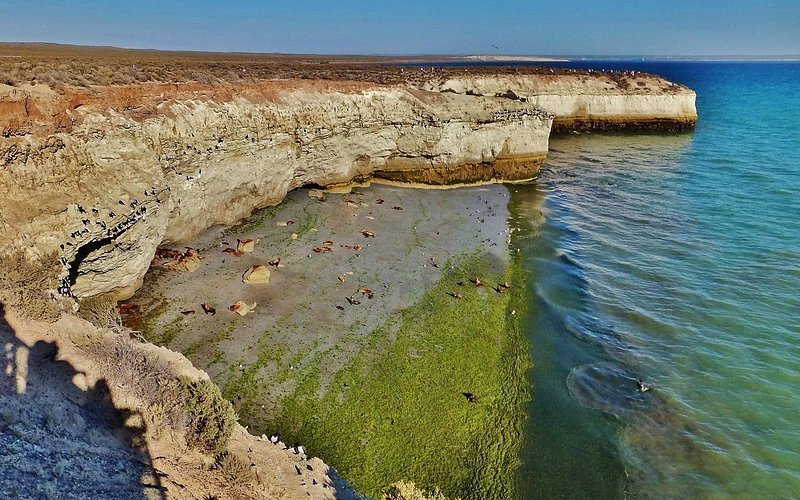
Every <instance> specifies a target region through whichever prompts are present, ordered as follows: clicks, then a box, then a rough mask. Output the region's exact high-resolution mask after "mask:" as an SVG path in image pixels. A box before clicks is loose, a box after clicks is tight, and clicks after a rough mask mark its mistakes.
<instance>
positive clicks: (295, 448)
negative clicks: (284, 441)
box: [292, 443, 306, 455]
mask: <svg viewBox="0 0 800 500" xmlns="http://www.w3.org/2000/svg"><path fill="white" fill-rule="evenodd" d="M292 453H294V454H295V455H305V454H306V448H305V447H304V446H303V445H302V444H299V443H295V444H293V445H292Z"/></svg>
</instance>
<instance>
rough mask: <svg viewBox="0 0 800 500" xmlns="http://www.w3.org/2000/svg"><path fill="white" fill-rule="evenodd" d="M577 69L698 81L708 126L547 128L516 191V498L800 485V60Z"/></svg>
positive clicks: (771, 492)
mask: <svg viewBox="0 0 800 500" xmlns="http://www.w3.org/2000/svg"><path fill="white" fill-rule="evenodd" d="M567 65H568V66H572V67H585V68H594V69H618V70H639V71H646V72H651V73H656V74H660V75H663V76H665V77H667V78H668V79H671V80H673V81H676V82H680V83H683V84H685V85H688V86H689V87H691V88H692V89H694V90H695V91H696V92H697V110H698V114H699V121H698V124H697V128H696V130H695V131H694V132H692V133H687V134H675V135H599V134H587V135H568V136H562V137H556V138H553V139H552V140H551V152H550V156H549V158H548V160H547V162H546V164H545V165H544V167H543V169H542V171H541V174H540V175H539V177H538V179H537V181H536V182H535V183H534V184H531V185H519V186H512V187H511V190H512V192H513V196H512V205H511V208H512V213H513V216H512V224H513V225H514V226H515V227H517V228H518V229H519V231H518V232H517V233H515V234H516V235H517V237H516V239H515V245H516V247H517V248H519V250H520V255H521V256H522V258H523V261H524V265H525V269H526V272H527V273H528V275H529V278H530V279H529V292H530V295H531V297H532V298H531V300H532V304H531V307H530V311H529V314H528V316H527V317H526V318H525V322H526V323H525V324H526V332H527V335H528V338H529V341H530V344H531V352H532V356H533V362H534V367H533V369H532V370H531V371H530V383H531V387H532V388H533V389H532V400H531V402H530V405H529V408H528V414H529V418H528V419H527V423H526V439H525V444H524V447H523V457H522V458H523V465H522V467H521V468H520V471H519V474H518V481H519V484H518V486H519V488H518V490H519V496H520V498H621V497H636V498H640V497H642V498H648V497H652V498H791V497H798V496H800V194H798V193H799V192H800V64H797V63H766V62H760V63H733V62H726V63H710V62H668V63H667V62H642V61H639V62H609V61H594V62H590V61H589V62H575V63H569V64H567ZM639 379H642V380H644V381H645V382H646V383H648V384H650V385H651V386H652V390H651V391H649V392H646V393H640V392H638V391H637V386H636V381H637V380H639Z"/></svg>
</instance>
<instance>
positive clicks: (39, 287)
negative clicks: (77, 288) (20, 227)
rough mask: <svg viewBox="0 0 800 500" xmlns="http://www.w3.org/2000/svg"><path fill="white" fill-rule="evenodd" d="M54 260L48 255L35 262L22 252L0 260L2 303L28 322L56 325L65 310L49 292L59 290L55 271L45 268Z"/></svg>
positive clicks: (53, 256) (48, 267)
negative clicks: (44, 322) (35, 320)
mask: <svg viewBox="0 0 800 500" xmlns="http://www.w3.org/2000/svg"><path fill="white" fill-rule="evenodd" d="M55 260H56V257H55V255H48V256H45V257H44V258H42V259H41V260H39V261H33V260H31V259H28V258H27V257H26V256H25V254H24V253H23V252H21V251H15V252H12V253H10V254H8V255H5V256H2V257H0V302H3V303H4V304H5V305H6V306H10V307H13V308H14V309H15V310H17V311H19V313H20V314H22V315H23V316H24V317H26V318H30V319H37V320H41V321H47V322H51V323H52V322H53V321H56V320H57V319H58V317H59V316H60V315H61V311H62V309H61V307H60V304H59V303H58V302H56V301H54V300H53V299H52V298H51V297H50V293H49V292H48V290H53V289H55V288H56V287H57V286H58V284H57V282H58V277H57V275H56V271H55V268H54V267H53V266H48V265H47V264H46V263H47V262H55Z"/></svg>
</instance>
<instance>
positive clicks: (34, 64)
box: [0, 43, 624, 89]
mask: <svg viewBox="0 0 800 500" xmlns="http://www.w3.org/2000/svg"><path fill="white" fill-rule="evenodd" d="M447 59H448V58H447V57H445V56H437V57H418V58H414V59H409V58H402V57H376V56H319V55H280V54H242V53H213V52H167V51H156V50H129V49H116V48H108V47H79V46H70V45H53V44H18V43H0V83H6V84H8V85H19V84H22V83H31V82H36V83H44V84H47V85H49V86H51V87H53V88H57V89H58V88H63V87H65V86H75V87H89V86H92V85H129V84H133V83H143V82H160V83H177V82H199V83H204V84H215V83H220V82H233V83H236V82H242V81H245V82H247V81H256V80H263V79H321V80H353V81H365V82H374V83H383V84H396V83H404V82H408V83H412V84H421V83H422V82H425V81H427V80H429V79H430V78H431V77H434V76H435V77H448V76H459V75H461V76H463V75H464V74H465V73H469V74H473V75H476V74H477V75H480V74H547V75H553V74H556V75H558V74H588V73H587V72H584V71H583V70H574V69H566V68H551V67H537V66H469V67H465V66H439V67H435V68H434V67H431V66H430V64H431V63H432V62H436V61H443V60H447ZM401 64H402V65H406V66H405V67H403V66H400V65H401ZM410 64H416V66H412V67H409V66H408V65H410ZM422 64H425V65H426V67H425V68H424V69H423V68H422V67H421V66H420V65H422ZM609 75H610V76H611V77H612V79H615V80H618V79H619V80H624V78H623V77H622V76H621V75H620V74H615V73H610V74H609Z"/></svg>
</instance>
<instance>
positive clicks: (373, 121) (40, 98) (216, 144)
mask: <svg viewBox="0 0 800 500" xmlns="http://www.w3.org/2000/svg"><path fill="white" fill-rule="evenodd" d="M432 78H433V79H431V80H429V81H427V83H425V84H422V85H418V86H417V87H413V86H411V85H408V84H399V85H382V84H377V83H370V82H350V81H316V80H291V81H287V80H268V81H256V82H251V83H238V84H230V83H220V84H218V85H213V86H211V85H201V84H192V83H186V84H140V85H131V86H123V87H96V88H94V89H92V90H87V89H71V90H63V89H62V91H60V92H54V91H52V90H50V89H48V88H47V87H46V86H42V85H36V86H32V85H29V86H22V87H10V86H0V110H2V111H3V114H2V115H0V131H2V137H0V189H2V192H3V193H4V196H3V197H0V213H2V218H0V256H2V255H4V254H6V255H7V254H9V253H10V252H11V251H13V250H17V249H22V250H23V251H24V252H25V253H26V254H27V255H28V257H29V258H33V259H42V258H45V256H51V255H55V258H54V262H53V266H54V267H55V268H56V269H57V271H56V272H57V274H58V276H59V280H60V281H59V286H58V289H57V292H59V293H60V294H61V295H66V296H71V295H73V294H74V295H75V296H78V297H87V296H92V295H96V294H100V293H105V292H112V291H113V292H114V293H115V294H117V296H120V297H123V296H126V295H129V294H131V293H132V292H133V290H135V288H136V287H137V286H138V284H139V282H140V280H141V277H142V276H143V275H144V273H145V272H146V270H147V268H148V266H149V264H150V261H151V259H152V258H153V255H154V253H155V250H156V247H157V246H158V245H160V244H162V243H165V242H177V241H185V240H188V239H190V238H192V237H193V236H195V235H197V234H199V233H200V232H201V231H203V230H205V229H206V228H208V227H211V226H213V225H217V224H231V223H233V222H235V221H237V220H239V219H241V218H243V217H246V216H247V215H249V214H250V213H251V212H252V211H253V210H254V209H257V208H260V207H264V206H268V205H271V204H276V203H278V202H279V201H280V200H281V199H283V197H284V196H285V195H286V193H287V192H288V191H290V190H292V189H294V188H297V187H300V186H304V185H321V186H335V185H342V184H348V183H351V182H354V181H356V182H361V181H369V180H371V179H382V180H385V181H388V182H404V183H425V184H433V185H445V186H446V185H458V184H464V183H474V182H492V181H508V180H525V179H530V178H532V177H533V176H534V175H535V174H536V172H537V171H538V168H539V166H540V165H541V163H542V162H543V161H544V159H545V157H546V153H547V148H548V137H549V134H550V130H551V126H552V124H553V115H556V125H555V126H556V128H558V129H559V130H567V129H574V128H606V127H609V126H613V127H615V128H620V127H635V128H641V127H644V128H650V127H656V128H662V129H663V128H667V129H672V128H674V129H680V128H685V127H689V126H691V125H693V124H694V119H695V117H696V113H695V111H694V93H693V92H691V91H689V90H688V89H685V88H683V87H680V86H676V85H673V84H670V83H669V82H666V81H664V80H662V79H658V78H656V77H641V78H639V77H630V78H628V77H625V78H620V77H619V75H617V76H616V77H614V78H612V77H609V76H608V75H605V74H598V75H597V76H592V75H587V74H575V75H569V74H567V75H524V76H513V75H503V76H480V77H477V76H476V77H463V78H462V77H458V78H455V77H448V78H442V79H441V80H439V81H437V80H436V79H435V77H432ZM637 82H638V83H637ZM642 82H643V83H642ZM540 108H541V109H540ZM542 109H544V111H543V110H542ZM48 258H50V257H48Z"/></svg>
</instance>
